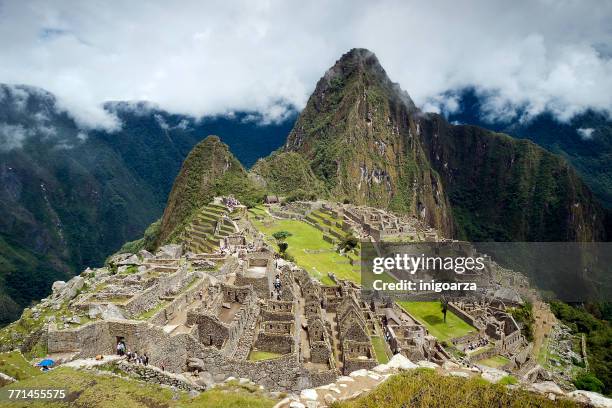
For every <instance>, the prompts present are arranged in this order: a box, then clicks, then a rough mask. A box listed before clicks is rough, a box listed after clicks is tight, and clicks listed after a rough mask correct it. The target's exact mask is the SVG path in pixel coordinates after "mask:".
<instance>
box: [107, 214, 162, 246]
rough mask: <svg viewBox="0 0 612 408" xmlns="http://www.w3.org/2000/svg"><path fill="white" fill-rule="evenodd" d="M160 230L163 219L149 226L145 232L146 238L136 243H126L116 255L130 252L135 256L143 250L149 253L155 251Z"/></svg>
mask: <svg viewBox="0 0 612 408" xmlns="http://www.w3.org/2000/svg"><path fill="white" fill-rule="evenodd" d="M160 228H161V219H159V220H157V221H155V222H154V223H152V224H151V225H149V226H148V227H147V229H146V230H145V232H144V236H143V237H142V238H140V239H137V240H135V241H130V242H126V243H125V244H123V246H122V247H121V249H119V251H117V252H116V253H118V254H122V253H126V252H129V253H132V254H135V253H137V252H138V251H140V250H141V249H146V250H147V251H154V250H155V243H156V241H157V238H158V237H159V231H160Z"/></svg>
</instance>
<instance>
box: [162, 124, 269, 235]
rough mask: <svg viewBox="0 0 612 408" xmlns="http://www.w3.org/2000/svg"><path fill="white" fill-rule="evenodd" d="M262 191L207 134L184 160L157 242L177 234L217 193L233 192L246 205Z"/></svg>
mask: <svg viewBox="0 0 612 408" xmlns="http://www.w3.org/2000/svg"><path fill="white" fill-rule="evenodd" d="M263 194H264V193H263V190H261V189H259V188H258V187H256V186H255V185H254V184H253V182H252V181H251V180H250V179H249V177H248V175H247V172H246V170H245V169H244V168H243V167H242V165H241V164H240V162H239V161H238V160H237V159H236V158H235V157H234V156H233V155H232V153H231V152H230V151H229V149H228V147H227V146H226V145H225V144H224V143H222V142H221V140H220V139H219V138H218V137H217V136H208V137H207V138H206V139H204V140H203V141H201V142H200V143H198V144H197V145H196V146H195V147H194V148H193V149H192V150H191V152H189V155H188V156H187V158H186V159H185V161H184V162H183V166H182V167H181V171H180V172H179V174H178V176H177V177H176V180H175V182H174V185H173V187H172V191H171V192H170V196H169V197H168V204H167V206H166V210H165V211H164V216H163V217H162V221H161V227H160V233H159V238H158V241H157V243H158V244H160V243H165V242H166V241H168V240H169V239H170V238H171V237H173V236H177V235H178V234H179V233H180V232H182V230H183V229H184V228H185V227H186V225H187V224H188V223H189V221H190V220H191V218H193V217H194V216H195V214H196V213H197V211H198V210H199V209H200V208H201V207H202V205H204V204H206V203H208V202H210V201H211V200H212V199H213V197H215V196H219V195H234V196H235V197H236V198H237V199H238V200H240V201H241V202H242V203H244V204H245V205H247V206H254V205H256V204H257V203H260V202H261V201H262V200H263Z"/></svg>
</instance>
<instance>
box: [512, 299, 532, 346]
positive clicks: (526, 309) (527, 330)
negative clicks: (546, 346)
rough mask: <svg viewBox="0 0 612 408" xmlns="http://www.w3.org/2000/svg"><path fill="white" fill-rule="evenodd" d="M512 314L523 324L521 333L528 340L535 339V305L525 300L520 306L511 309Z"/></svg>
mask: <svg viewBox="0 0 612 408" xmlns="http://www.w3.org/2000/svg"><path fill="white" fill-rule="evenodd" d="M510 314H511V315H512V317H514V320H516V322H517V323H519V324H520V325H521V333H522V334H523V336H525V338H526V339H527V340H528V341H533V324H534V322H535V320H534V317H533V305H532V304H531V303H529V302H525V304H524V305H522V306H520V307H515V308H512V309H510Z"/></svg>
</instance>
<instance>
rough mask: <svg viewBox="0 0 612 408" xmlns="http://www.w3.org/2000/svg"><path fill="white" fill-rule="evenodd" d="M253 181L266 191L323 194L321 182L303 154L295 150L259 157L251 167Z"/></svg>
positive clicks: (323, 189) (281, 193) (285, 193)
mask: <svg viewBox="0 0 612 408" xmlns="http://www.w3.org/2000/svg"><path fill="white" fill-rule="evenodd" d="M250 176H251V179H253V181H254V182H255V183H256V184H258V185H260V186H261V187H262V188H265V189H266V190H267V191H269V192H271V193H275V194H280V195H288V194H292V193H295V191H297V190H302V191H304V192H309V193H313V194H315V195H317V196H321V195H325V194H326V192H325V188H324V186H323V183H322V182H321V181H320V180H319V179H318V178H317V176H315V174H314V173H313V171H312V168H311V167H310V164H309V163H308V161H306V159H305V158H304V156H302V155H300V154H299V153H295V152H282V151H279V152H274V153H272V154H271V155H270V156H268V157H266V158H263V159H259V160H258V161H257V163H255V165H254V166H253V167H252V168H251V171H250Z"/></svg>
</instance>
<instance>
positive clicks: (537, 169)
mask: <svg viewBox="0 0 612 408" xmlns="http://www.w3.org/2000/svg"><path fill="white" fill-rule="evenodd" d="M284 150H285V151H289V152H296V153H299V154H300V155H302V156H303V157H304V158H305V159H306V160H307V161H308V162H309V163H310V165H311V168H312V170H313V172H314V173H315V174H316V176H317V177H319V178H320V179H321V180H322V181H323V182H324V184H325V186H326V188H327V189H328V191H329V192H330V194H331V195H332V197H334V198H337V199H344V198H348V199H349V200H351V201H352V202H355V203H357V204H368V205H372V206H377V207H382V208H388V209H391V210H395V211H398V212H402V213H406V214H411V215H415V216H417V217H419V218H421V219H422V220H424V221H425V222H427V223H429V224H430V225H432V226H434V227H436V228H438V229H440V230H441V231H443V232H444V233H445V234H446V235H447V236H454V237H458V238H462V239H469V240H473V241H486V240H495V241H500V240H501V241H504V240H509V241H520V240H526V241H538V240H539V241H555V240H562V241H565V240H580V241H582V240H586V241H590V240H602V239H605V236H606V233H605V227H604V224H605V222H606V221H605V219H606V213H605V211H604V210H603V209H602V207H601V206H600V205H599V203H598V202H597V201H596V200H595V199H594V198H593V196H592V194H591V193H590V191H589V190H588V188H587V187H585V185H584V184H583V183H582V181H581V180H580V178H579V177H578V176H577V175H576V173H575V172H574V170H573V168H571V167H570V166H569V165H568V164H567V163H566V162H565V160H563V159H562V158H560V157H558V156H556V155H553V154H551V153H549V152H547V151H545V150H544V149H542V148H540V147H538V146H536V145H535V144H533V143H530V142H527V141H523V140H516V139H513V138H511V137H509V136H506V135H503V134H498V133H494V132H491V131H488V130H485V129H482V128H478V127H473V126H453V125H450V124H449V123H447V122H446V121H445V120H444V118H442V117H440V116H438V115H432V114H424V113H423V112H420V111H419V110H418V109H417V108H416V107H415V105H414V103H413V102H412V100H411V99H410V97H409V96H408V94H406V92H404V91H402V90H401V89H400V88H399V86H398V85H397V84H395V83H393V82H391V81H390V80H389V78H388V77H387V75H386V73H385V71H384V69H383V68H382V67H381V66H380V64H379V62H378V60H377V58H376V56H375V55H374V54H372V53H371V52H370V51H368V50H364V49H354V50H351V51H350V52H348V53H347V54H345V55H343V56H342V58H340V60H338V61H337V62H336V64H335V65H334V66H333V67H332V68H330V69H329V70H328V71H327V72H326V73H325V75H324V76H323V78H321V79H320V80H319V82H318V83H317V86H316V89H315V91H314V93H313V95H312V96H311V97H310V99H309V101H308V103H307V105H306V107H305V109H304V111H303V112H302V113H301V115H300V116H299V118H298V120H297V122H296V124H295V126H294V128H293V130H292V131H291V133H290V135H289V137H288V139H287V142H286V144H285V146H284Z"/></svg>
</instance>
